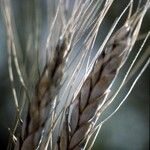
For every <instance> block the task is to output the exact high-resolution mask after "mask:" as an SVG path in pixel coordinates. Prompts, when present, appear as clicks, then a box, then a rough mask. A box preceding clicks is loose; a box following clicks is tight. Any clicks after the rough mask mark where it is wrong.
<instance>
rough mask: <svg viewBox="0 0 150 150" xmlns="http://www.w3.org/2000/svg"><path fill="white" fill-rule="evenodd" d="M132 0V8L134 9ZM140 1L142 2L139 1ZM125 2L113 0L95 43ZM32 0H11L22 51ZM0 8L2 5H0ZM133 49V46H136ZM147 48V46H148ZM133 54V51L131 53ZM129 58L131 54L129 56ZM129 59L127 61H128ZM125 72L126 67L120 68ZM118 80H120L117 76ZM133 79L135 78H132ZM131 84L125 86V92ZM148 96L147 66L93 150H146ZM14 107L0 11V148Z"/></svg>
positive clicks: (29, 26) (31, 19)
mask: <svg viewBox="0 0 150 150" xmlns="http://www.w3.org/2000/svg"><path fill="white" fill-rule="evenodd" d="M137 2H138V1H135V3H134V7H135V8H136V6H137ZM142 2H143V1H142ZM127 3H128V1H122V0H116V1H115V3H114V4H113V6H112V8H111V9H110V11H109V12H108V14H107V16H106V18H105V20H104V22H103V24H102V27H101V28H100V31H99V36H98V38H97V42H96V44H97V46H98V45H100V44H101V42H102V41H103V38H104V37H105V36H106V35H107V32H108V29H109V28H110V26H111V25H112V22H113V21H114V19H115V18H116V17H117V16H118V14H119V13H120V12H121V11H122V10H123V8H124V7H125V6H126V4H127ZM34 7H35V6H34V0H13V1H12V8H13V11H14V16H15V24H16V27H17V32H18V37H19V41H20V45H21V48H22V51H24V50H25V47H26V46H25V45H26V41H27V38H28V37H27V35H28V33H30V32H32V31H33V30H34V24H35V22H34V12H35V8H34ZM0 8H1V7H0ZM46 8H47V6H46V0H43V1H42V0H41V1H40V10H41V12H42V13H41V14H39V17H40V18H41V22H42V23H41V28H42V29H43V30H44V29H45V28H46V23H47V21H46V19H47V12H46ZM149 24H150V12H148V13H147V15H146V17H145V19H144V22H143V26H142V29H141V32H142V33H146V32H147V31H148V30H150V27H149ZM149 43H150V42H149ZM147 45H148V44H147ZM135 49H136V48H135ZM149 51H150V49H149ZM135 53H136V50H135V52H133V54H132V55H134V54H135ZM130 59H132V57H131V58H130ZM130 59H129V60H130ZM123 72H125V70H123ZM120 80H121V79H120ZM133 80H134V79H133ZM129 86H130V85H128V84H127V85H126V87H125V88H124V91H127V90H128V88H129ZM122 96H123V95H121V94H120V97H118V98H117V99H116V100H115V102H114V103H113V105H111V108H110V111H111V110H113V109H114V108H115V107H116V104H117V102H119V101H120V100H121V98H122ZM149 99H150V66H149V67H148V68H147V69H146V70H145V72H144V73H143V75H142V77H141V78H140V79H139V81H138V82H137V84H136V86H135V87H134V89H133V91H132V93H131V94H130V96H129V97H128V99H127V101H126V102H125V103H124V104H123V106H122V107H121V108H120V110H119V111H118V112H117V113H116V114H115V115H114V116H113V117H112V118H111V119H110V120H109V121H108V122H107V123H106V124H105V125H104V126H103V127H102V129H101V131H100V134H99V136H98V139H97V140H96V143H95V146H94V147H93V150H148V149H149ZM14 116H15V106H14V103H13V96H12V91H11V88H10V81H9V75H8V65H7V45H6V31H5V25H4V20H3V16H2V11H0V149H1V150H5V149H6V148H7V143H8V136H9V131H8V128H9V127H12V125H13V123H14Z"/></svg>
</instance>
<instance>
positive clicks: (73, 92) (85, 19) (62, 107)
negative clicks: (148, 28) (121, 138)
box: [1, 0, 150, 150]
mask: <svg viewBox="0 0 150 150" xmlns="http://www.w3.org/2000/svg"><path fill="white" fill-rule="evenodd" d="M114 3H115V0H75V1H72V0H58V1H57V0H56V1H54V0H47V1H46V4H47V14H48V15H47V29H46V32H45V31H42V28H41V24H40V23H41V20H40V19H41V18H40V17H39V16H40V14H41V13H42V12H41V11H40V10H41V9H40V0H35V1H34V5H35V14H36V15H35V22H34V23H35V24H34V27H35V29H34V35H32V34H31V36H28V39H27V41H26V42H25V45H26V48H25V52H22V51H21V50H20V49H21V46H20V44H19V38H18V36H17V31H16V25H15V17H14V15H13V7H12V4H11V1H10V0H1V6H2V7H1V8H2V12H3V18H4V22H5V27H6V32H7V47H8V71H9V77H10V83H11V88H12V93H13V97H14V104H15V107H16V112H17V115H16V121H15V125H14V127H13V128H12V129H10V141H9V143H8V149H15V150H47V149H48V150H81V149H82V150H83V149H92V147H93V145H94V142H95V140H96V137H97V135H98V133H99V130H100V129H101V127H102V125H103V124H104V123H105V122H106V121H107V120H108V119H110V118H111V117H112V116H113V115H114V114H115V113H116V112H117V110H118V109H119V108H120V106H121V105H122V104H123V102H124V101H125V100H126V98H127V97H128V95H129V94H130V92H131V91H132V89H133V87H134V85H135V83H136V82H137V80H138V79H139V77H140V76H141V75H142V73H143V71H144V70H145V69H146V68H147V66H148V65H149V63H150V59H149V52H148V49H147V51H146V52H148V53H147V54H146V57H144V54H145V53H144V54H143V56H141V58H142V59H138V61H137V58H138V57H139V56H140V55H141V51H142V50H143V47H144V45H145V43H146V42H147V40H148V38H149V34H150V32H148V33H146V34H145V35H142V36H141V35H139V32H140V28H141V26H142V22H143V19H144V16H145V14H146V13H147V11H148V9H149V7H150V1H149V0H147V1H145V2H144V3H141V1H139V2H138V6H137V7H136V10H134V9H133V8H134V1H133V0H130V1H129V3H128V4H127V5H126V6H125V7H124V9H123V10H122V13H120V14H119V15H118V16H117V18H116V20H115V21H114V23H113V24H112V27H111V28H110V30H109V32H108V34H107V36H106V37H105V39H104V40H103V42H102V43H101V45H100V46H99V48H98V49H97V51H96V54H95V53H94V52H93V51H94V49H95V45H96V39H97V36H99V34H98V33H99V30H101V25H102V23H103V22H104V20H105V17H106V16H107V14H108V13H109V10H110V8H111V7H112V6H113V5H115V4H114ZM120 3H121V1H120ZM122 19H123V23H122V24H121V25H120V27H118V26H119V25H118V24H119V23H120V20H122ZM43 33H44V35H45V36H43ZM29 35H30V34H29ZM138 41H142V44H141V46H140V48H139V49H138V51H137V53H136V54H135V55H134V58H133V60H132V62H131V63H130V65H129V67H128V70H127V72H126V73H125V74H124V75H123V80H122V81H121V83H119V86H118V89H117V90H116V91H115V92H114V93H112V92H111V89H112V87H113V85H114V82H115V80H116V79H117V78H118V76H119V72H120V70H121V69H122V68H124V64H125V63H126V60H127V59H128V57H129V56H130V53H131V52H132V49H133V47H134V45H135V43H137V42H138ZM93 54H94V56H93ZM24 57H25V58H24ZM23 58H24V61H23ZM143 59H144V61H143ZM145 60H147V61H145ZM29 65H30V68H29V67H28V66H29ZM141 66H143V68H142V69H141V70H140V71H139V73H138V74H137V75H136V77H135V80H134V81H133V82H132V84H131V87H130V89H129V90H128V92H127V93H126V96H125V97H123V98H122V100H121V103H120V104H119V105H118V106H117V108H116V109H115V110H114V111H113V112H112V113H111V114H110V115H108V116H107V117H106V118H104V120H102V121H98V120H99V118H100V117H101V115H102V114H103V113H104V112H105V110H107V108H108V106H109V105H110V104H111V103H112V102H113V101H114V100H115V98H116V97H117V95H118V93H120V92H121V89H122V88H123V87H124V85H125V84H126V83H128V81H130V79H131V78H132V77H133V76H135V74H136V72H137V71H138V69H139V68H140V67H141ZM14 70H15V71H14ZM15 74H16V75H15ZM16 80H18V81H19V83H18V84H19V85H20V89H21V90H20V92H19V90H18V89H17V88H16ZM19 94H20V96H19ZM95 132H97V133H96V135H95V137H94V138H92V135H93V134H95Z"/></svg>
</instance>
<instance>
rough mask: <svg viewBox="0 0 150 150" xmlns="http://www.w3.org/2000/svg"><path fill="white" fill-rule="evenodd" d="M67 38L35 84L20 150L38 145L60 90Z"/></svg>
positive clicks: (60, 43)
mask: <svg viewBox="0 0 150 150" xmlns="http://www.w3.org/2000/svg"><path fill="white" fill-rule="evenodd" d="M69 42H70V41H69V39H68V37H64V38H63V40H60V41H59V42H58V45H57V47H56V49H55V52H54V56H53V59H52V60H50V61H49V62H48V63H47V64H46V66H45V68H44V71H43V73H42V75H41V77H40V79H39V81H38V82H37V85H36V89H35V95H34V98H33V100H32V102H31V104H30V105H29V109H28V110H29V112H28V114H27V119H26V122H25V123H24V128H23V144H22V148H21V149H22V150H25V149H31V150H32V149H35V148H36V146H37V145H38V143H39V140H40V137H41V133H42V130H43V128H44V126H45V123H46V121H47V119H48V117H49V110H51V109H52V105H53V100H54V98H55V96H56V95H57V92H58V90H59V88H60V82H61V79H62V73H63V68H64V67H63V66H64V62H65V60H66V58H65V57H66V55H67V53H68V48H69V47H68V45H70V44H69Z"/></svg>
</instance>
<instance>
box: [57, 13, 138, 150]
mask: <svg viewBox="0 0 150 150" xmlns="http://www.w3.org/2000/svg"><path fill="white" fill-rule="evenodd" d="M133 16H134V17H131V18H130V19H129V20H128V21H127V22H126V23H125V25H124V26H123V27H121V28H120V29H119V30H118V31H117V32H116V33H115V34H114V35H113V36H112V37H111V38H110V39H109V41H108V43H107V44H106V46H105V48H104V50H103V51H102V53H101V54H100V55H99V56H98V58H97V60H96V62H95V63H94V65H93V68H92V70H91V71H90V72H89V74H88V76H87V78H86V79H85V81H84V83H83V85H82V87H81V89H80V90H79V93H78V94H77V96H76V97H75V98H74V100H73V102H72V104H71V105H70V106H69V108H68V109H69V112H68V111H67V113H66V117H65V121H64V125H63V128H62V131H61V134H60V137H59V139H58V143H57V146H56V149H59V150H67V149H68V150H80V149H82V147H83V146H84V143H85V141H86V138H87V135H88V134H89V133H90V130H91V129H92V128H93V123H94V122H95V119H97V112H98V110H99V109H100V108H101V107H102V106H103V104H104V103H105V101H106V98H107V95H108V92H107V91H108V89H109V87H110V86H111V84H112V82H113V80H114V78H115V77H116V75H117V73H118V71H119V70H120V68H121V66H122V65H123V63H124V62H125V60H126V58H127V56H128V54H129V52H130V51H131V48H132V46H133V45H134V42H135V40H136V37H137V36H135V32H136V35H137V34H138V32H139V26H140V25H139V24H138V23H137V22H138V21H139V15H137V16H136V15H133Z"/></svg>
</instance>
